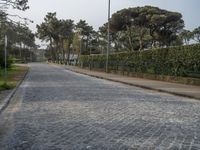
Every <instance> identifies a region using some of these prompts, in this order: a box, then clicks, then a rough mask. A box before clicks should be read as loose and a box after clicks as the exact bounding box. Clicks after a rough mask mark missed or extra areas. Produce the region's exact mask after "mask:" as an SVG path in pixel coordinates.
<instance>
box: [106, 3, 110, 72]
mask: <svg viewBox="0 0 200 150" xmlns="http://www.w3.org/2000/svg"><path fill="white" fill-rule="evenodd" d="M107 36H108V37H107V42H108V43H107V54H106V72H107V73H108V61H109V60H108V59H109V51H110V0H108V35H107Z"/></svg>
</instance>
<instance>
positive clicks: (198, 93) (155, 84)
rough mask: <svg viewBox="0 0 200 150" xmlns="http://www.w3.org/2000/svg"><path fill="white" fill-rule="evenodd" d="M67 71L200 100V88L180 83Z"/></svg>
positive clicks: (81, 70)
mask: <svg viewBox="0 0 200 150" xmlns="http://www.w3.org/2000/svg"><path fill="white" fill-rule="evenodd" d="M65 68H66V69H68V70H71V71H73V72H77V73H81V74H85V75H89V76H93V77H97V78H102V79H107V80H111V81H115V82H120V83H124V84H128V85H133V86H138V87H142V88H146V89H151V90H156V91H160V92H166V93H170V94H174V95H179V96H184V97H189V98H195V99H199V100H200V86H192V85H184V84H178V83H169V82H163V81H156V80H149V79H143V78H134V77H128V76H122V75H116V74H110V73H109V74H108V73H105V72H99V71H90V70H88V69H81V68H79V67H75V66H65Z"/></svg>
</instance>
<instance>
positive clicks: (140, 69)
mask: <svg viewBox="0 0 200 150" xmlns="http://www.w3.org/2000/svg"><path fill="white" fill-rule="evenodd" d="M79 62H80V64H82V66H83V67H91V68H95V69H104V68H105V65H106V55H92V56H81V57H80V60H79ZM109 70H110V71H113V70H114V71H128V72H137V73H150V74H157V75H172V76H195V77H197V76H199V74H200V44H195V45H189V46H180V47H171V48H162V49H152V50H146V51H141V52H129V53H128V52H124V53H116V54H111V55H109Z"/></svg>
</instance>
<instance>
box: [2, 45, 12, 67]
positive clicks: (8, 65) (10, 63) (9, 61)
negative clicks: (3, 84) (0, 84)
mask: <svg viewBox="0 0 200 150" xmlns="http://www.w3.org/2000/svg"><path fill="white" fill-rule="evenodd" d="M12 63H13V60H12V58H11V57H8V60H7V67H8V68H10V67H11V65H12ZM4 67H5V58H4V51H3V50H2V49H0V68H4Z"/></svg>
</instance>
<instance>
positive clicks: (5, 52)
mask: <svg viewBox="0 0 200 150" xmlns="http://www.w3.org/2000/svg"><path fill="white" fill-rule="evenodd" d="M7 45H8V38H7V35H5V47H4V48H5V49H4V54H5V55H4V57H5V58H4V60H5V66H4V67H5V68H4V69H5V83H7Z"/></svg>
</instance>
